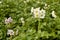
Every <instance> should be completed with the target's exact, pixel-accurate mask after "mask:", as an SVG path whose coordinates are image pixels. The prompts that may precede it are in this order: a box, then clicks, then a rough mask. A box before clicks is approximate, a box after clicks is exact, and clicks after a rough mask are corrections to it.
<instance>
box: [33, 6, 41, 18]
mask: <svg viewBox="0 0 60 40" xmlns="http://www.w3.org/2000/svg"><path fill="white" fill-rule="evenodd" d="M39 13H40V7H39V8H36V9H34V10H33V16H34V17H35V18H39Z"/></svg>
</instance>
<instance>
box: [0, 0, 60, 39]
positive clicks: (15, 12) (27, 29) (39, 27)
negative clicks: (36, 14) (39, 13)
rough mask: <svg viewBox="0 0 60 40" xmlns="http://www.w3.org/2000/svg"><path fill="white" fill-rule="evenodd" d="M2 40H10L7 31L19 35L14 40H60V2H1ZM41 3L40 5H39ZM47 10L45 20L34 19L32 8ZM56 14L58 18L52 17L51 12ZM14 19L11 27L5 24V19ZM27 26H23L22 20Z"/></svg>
mask: <svg viewBox="0 0 60 40" xmlns="http://www.w3.org/2000/svg"><path fill="white" fill-rule="evenodd" d="M0 1H1V2H2V3H0V40H9V38H10V36H7V29H12V30H14V31H16V29H18V30H19V32H18V35H14V36H12V40H60V0H29V2H26V3H24V1H26V0H0ZM37 2H40V3H37ZM45 3H47V4H48V5H50V6H49V7H48V8H47V9H45V10H46V16H45V18H44V19H35V18H32V14H31V7H34V8H37V7H41V9H42V8H43V7H44V5H45ZM52 10H54V11H55V12H56V15H57V18H52V17H51V12H52ZM8 17H12V19H13V22H12V23H11V24H10V25H6V24H5V23H4V20H5V18H8ZM21 17H23V18H24V21H25V24H24V25H22V23H21V20H20V18H21Z"/></svg>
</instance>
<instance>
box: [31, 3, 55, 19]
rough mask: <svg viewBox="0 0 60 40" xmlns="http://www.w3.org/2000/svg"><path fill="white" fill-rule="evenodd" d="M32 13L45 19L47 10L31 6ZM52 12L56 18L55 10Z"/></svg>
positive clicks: (35, 16)
mask: <svg viewBox="0 0 60 40" xmlns="http://www.w3.org/2000/svg"><path fill="white" fill-rule="evenodd" d="M46 5H47V4H46ZM46 5H45V6H46ZM31 13H32V14H33V16H34V18H41V19H44V18H45V14H46V11H45V10H44V9H41V10H40V7H39V8H35V9H34V8H33V7H32V8H31ZM51 14H52V17H54V18H56V15H55V11H52V13H51Z"/></svg>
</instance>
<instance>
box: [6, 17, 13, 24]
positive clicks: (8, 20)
mask: <svg viewBox="0 0 60 40" xmlns="http://www.w3.org/2000/svg"><path fill="white" fill-rule="evenodd" d="M12 21H13V19H12V18H11V17H9V18H8V19H7V18H6V19H5V24H9V23H11V22H12Z"/></svg>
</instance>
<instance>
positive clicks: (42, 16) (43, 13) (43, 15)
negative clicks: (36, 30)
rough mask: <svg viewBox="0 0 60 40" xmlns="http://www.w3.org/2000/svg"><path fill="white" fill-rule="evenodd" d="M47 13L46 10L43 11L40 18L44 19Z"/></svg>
mask: <svg viewBox="0 0 60 40" xmlns="http://www.w3.org/2000/svg"><path fill="white" fill-rule="evenodd" d="M45 13H46V12H45V10H43V9H41V10H40V14H39V17H40V18H42V19H43V18H45Z"/></svg>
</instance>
